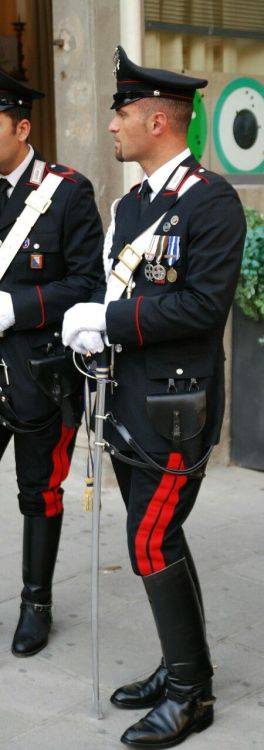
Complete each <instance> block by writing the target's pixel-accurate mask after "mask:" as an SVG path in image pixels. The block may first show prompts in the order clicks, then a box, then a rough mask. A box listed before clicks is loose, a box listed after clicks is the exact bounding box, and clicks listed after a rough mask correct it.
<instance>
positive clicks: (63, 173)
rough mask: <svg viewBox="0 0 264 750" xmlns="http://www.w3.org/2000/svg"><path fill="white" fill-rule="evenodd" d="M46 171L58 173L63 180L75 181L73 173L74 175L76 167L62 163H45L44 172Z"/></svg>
mask: <svg viewBox="0 0 264 750" xmlns="http://www.w3.org/2000/svg"><path fill="white" fill-rule="evenodd" d="M48 172H51V173H53V174H57V175H59V177H63V178H64V179H65V180H69V181H70V182H76V178H75V177H74V175H76V169H73V167H66V166H64V165H63V164H49V163H46V170H45V174H48ZM45 174H44V176H45Z"/></svg>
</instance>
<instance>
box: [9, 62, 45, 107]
mask: <svg viewBox="0 0 264 750" xmlns="http://www.w3.org/2000/svg"><path fill="white" fill-rule="evenodd" d="M43 96H45V94H42V92H41V91H35V89H30V88H29V87H28V86H25V85H24V84H23V83H20V81H17V80H16V78H12V76H9V75H7V73H4V71H3V70H0V112H4V111H5V110H7V109H12V107H25V108H26V109H30V108H31V107H32V102H33V99H42V97H43Z"/></svg>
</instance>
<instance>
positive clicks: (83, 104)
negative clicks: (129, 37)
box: [53, 0, 122, 226]
mask: <svg viewBox="0 0 264 750" xmlns="http://www.w3.org/2000/svg"><path fill="white" fill-rule="evenodd" d="M53 31H54V39H55V40H60V44H61V45H62V46H61V47H59V46H55V47H54V71H55V74H54V85H55V101H56V134H57V158H58V160H59V161H61V162H62V163H64V164H68V165H69V166H74V167H75V168H77V169H79V170H80V171H81V172H83V173H84V174H86V175H87V176H89V177H90V179H91V180H92V182H93V185H94V188H95V194H96V199H97V203H98V206H99V210H100V212H101V215H102V218H103V221H104V224H105V226H106V225H107V224H108V223H109V206H110V204H111V202H112V200H113V199H114V198H116V197H117V196H118V195H121V194H122V169H121V168H120V165H118V163H117V162H116V161H115V159H114V155H113V143H112V137H111V136H110V134H109V133H108V130H107V128H108V123H109V121H110V118H111V112H110V106H111V102H112V93H113V92H114V91H115V79H114V77H113V75H112V70H113V64H112V59H113V54H114V50H115V47H116V45H117V44H118V42H119V33H120V32H119V3H118V0H111V2H110V3H109V2H108V1H107V0H100V2H97V1H96V0H88V2H87V0H78V2H77V3H76V2H75V4H73V3H72V1H71V0H53Z"/></svg>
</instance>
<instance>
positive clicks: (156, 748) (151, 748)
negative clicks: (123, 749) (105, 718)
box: [120, 711, 214, 750]
mask: <svg viewBox="0 0 264 750" xmlns="http://www.w3.org/2000/svg"><path fill="white" fill-rule="evenodd" d="M213 720H214V713H213V711H212V713H210V715H207V716H205V717H204V718H203V719H202V720H201V721H200V722H199V723H196V724H193V726H192V727H190V728H189V730H188V731H186V732H184V734H182V735H181V736H180V737H178V739H177V738H174V739H173V740H169V741H167V742H166V741H164V742H162V741H161V742H134V741H133V740H132V741H131V740H123V738H122V737H121V738H120V741H121V742H123V744H124V745H131V746H133V747H137V748H138V750H141V749H142V750H163V748H167V747H174V746H175V745H180V743H181V742H184V740H186V739H187V737H189V735H190V734H193V733H194V732H197V733H199V732H203V731H204V729H208V727H210V726H211V724H213Z"/></svg>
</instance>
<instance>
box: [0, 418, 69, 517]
mask: <svg viewBox="0 0 264 750" xmlns="http://www.w3.org/2000/svg"><path fill="white" fill-rule="evenodd" d="M76 434H77V429H76V428H75V427H66V426H65V425H64V424H63V422H62V416H61V412H58V416H57V418H56V419H55V421H53V422H52V424H50V425H49V426H47V427H45V429H43V430H39V431H38V432H32V433H30V432H28V433H22V434H20V433H14V450H15V462H16V474H17V484H18V489H19V494H18V500H19V507H20V511H21V513H23V515H26V516H45V517H51V516H57V515H60V514H61V513H62V510H63V489H62V488H61V482H62V481H63V480H64V479H66V477H67V475H68V473H69V469H70V462H71V458H72V453H73V449H74V445H75V440H76ZM11 437H12V432H11V431H10V430H8V429H6V428H5V427H2V426H1V427H0V459H1V457H2V455H3V453H4V452H5V449H6V447H7V445H8V443H9V441H10V439H11Z"/></svg>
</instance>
